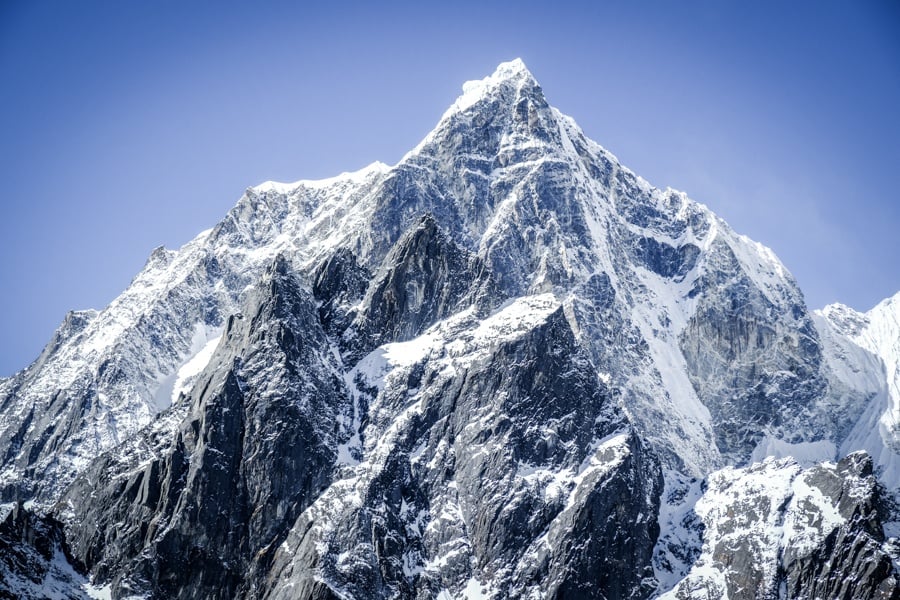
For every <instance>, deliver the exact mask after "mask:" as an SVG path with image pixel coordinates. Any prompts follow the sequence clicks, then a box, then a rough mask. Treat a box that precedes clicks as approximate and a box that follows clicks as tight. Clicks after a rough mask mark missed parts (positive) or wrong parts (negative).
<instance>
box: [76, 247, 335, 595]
mask: <svg viewBox="0 0 900 600" xmlns="http://www.w3.org/2000/svg"><path fill="white" fill-rule="evenodd" d="M206 373H207V375H206V376H205V377H204V378H203V379H201V380H200V381H198V383H197V385H196V386H195V387H194V390H193V392H192V396H191V398H190V401H189V408H188V409H187V410H186V411H182V412H183V413H184V414H183V417H182V419H181V421H180V423H179V424H178V426H177V428H176V429H175V431H174V432H173V433H174V435H173V436H172V438H170V439H165V429H163V431H162V432H160V433H157V432H156V431H154V428H153V427H152V426H151V427H150V428H149V429H148V430H146V431H145V432H143V434H142V435H141V436H139V437H138V438H137V439H135V440H133V441H132V442H131V444H129V445H126V447H125V453H124V454H122V453H115V454H112V455H108V456H106V457H104V458H103V459H101V460H99V461H98V462H97V463H95V465H94V466H92V468H91V469H90V470H89V471H88V473H87V474H86V476H84V477H82V478H80V479H79V480H78V481H77V482H76V484H75V485H74V486H73V487H72V489H71V490H70V491H69V492H68V493H67V495H66V496H65V497H64V498H63V500H62V501H61V503H62V505H63V506H64V507H66V508H65V510H66V511H68V515H69V519H70V523H72V524H73V526H72V527H70V529H69V538H70V539H71V541H72V546H73V552H74V553H75V555H76V556H78V558H79V559H80V560H83V561H84V562H85V563H86V564H88V565H90V566H91V568H92V570H93V571H94V572H95V573H96V574H97V576H98V577H100V578H103V579H106V578H115V579H116V589H118V590H120V591H122V592H124V591H126V590H128V589H148V590H152V591H153V593H154V595H156V596H158V597H171V598H175V597H179V598H211V597H221V598H226V597H233V596H234V595H235V593H236V591H237V589H238V588H239V586H240V585H242V583H243V582H244V580H245V577H246V576H247V574H248V573H249V572H252V571H253V570H254V569H265V564H266V561H267V560H268V554H267V553H269V552H271V551H272V549H273V548H274V547H275V546H277V544H278V543H279V541H280V538H281V537H282V536H283V535H284V532H285V529H286V527H288V526H289V525H290V524H291V523H293V521H294V519H296V518H297V516H298V515H299V514H300V513H301V512H302V511H303V510H304V509H305V508H306V506H307V505H308V504H309V503H310V502H311V501H312V499H314V498H315V496H316V495H317V494H318V493H319V492H321V490H322V489H324V488H325V487H326V486H327V485H328V483H329V481H330V473H331V468H332V465H333V463H334V460H335V457H336V453H335V447H336V445H337V441H338V440H337V436H338V433H339V432H338V431H337V423H338V422H339V415H340V414H341V411H342V410H346V408H347V396H346V391H345V389H344V383H343V380H342V378H341V376H340V370H339V361H338V359H336V358H335V355H334V354H333V353H332V351H331V350H330V343H329V341H328V339H327V337H326V336H325V334H324V331H323V330H322V327H321V325H320V324H319V319H318V314H317V311H316V309H315V305H314V303H313V300H312V297H311V296H310V294H309V293H308V292H307V291H305V290H304V289H302V287H301V286H300V284H299V282H298V281H297V280H296V279H295V277H294V275H293V274H292V273H291V272H290V271H289V267H288V266H287V263H286V262H285V261H284V260H282V259H279V260H278V261H276V262H275V263H274V264H273V266H272V268H271V269H270V271H269V272H268V274H267V275H266V277H265V278H264V280H263V282H262V283H261V285H260V287H259V289H258V290H257V292H256V293H255V294H254V295H253V297H252V298H251V300H250V301H249V302H248V306H247V310H246V311H245V312H244V313H243V314H242V315H238V316H234V317H232V318H231V319H230V320H229V323H228V327H227V329H226V331H225V334H224V336H223V338H222V341H221V342H220V344H219V347H218V349H217V350H216V353H215V355H214V357H213V360H212V363H211V364H210V366H209V367H208V368H207V370H206ZM186 403H187V401H186ZM160 424H161V426H162V427H164V426H165V419H163V420H162V421H161V422H160ZM148 447H149V448H152V454H151V456H152V459H151V460H150V461H147V460H146V454H143V453H142V450H145V449H147V448H148ZM90 494H93V496H94V498H95V501H94V502H91V503H85V502H82V501H80V499H81V498H83V497H86V496H88V495H90Z"/></svg>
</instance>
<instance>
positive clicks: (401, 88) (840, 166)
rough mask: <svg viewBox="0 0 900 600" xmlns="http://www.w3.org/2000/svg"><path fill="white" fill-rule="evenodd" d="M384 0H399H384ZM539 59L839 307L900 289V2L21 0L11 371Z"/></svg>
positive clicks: (6, 226)
mask: <svg viewBox="0 0 900 600" xmlns="http://www.w3.org/2000/svg"><path fill="white" fill-rule="evenodd" d="M376 5H377V6H376ZM517 56H519V57H522V58H523V60H525V62H526V64H527V65H528V66H529V68H530V69H531V71H532V72H533V73H534V75H535V76H536V77H537V79H538V80H539V81H540V82H541V84H542V86H543V87H544V90H545V93H546V95H547V97H548V100H549V101H550V103H551V104H553V105H555V106H557V107H558V108H560V109H561V110H562V111H563V112H565V113H567V114H570V115H571V116H573V117H574V118H575V119H576V120H577V121H578V123H579V124H580V125H581V126H582V128H583V129H584V130H585V132H586V133H587V134H588V135H589V136H590V137H592V138H593V139H595V140H597V141H598V142H599V143H600V144H602V145H604V146H605V147H606V148H608V149H609V150H610V151H612V152H613V153H614V154H616V155H617V156H618V157H619V158H620V159H621V160H622V161H623V163H625V164H626V165H627V166H629V167H630V168H632V169H633V170H635V171H636V172H637V173H639V174H640V175H642V176H644V177H645V178H646V179H648V180H649V181H650V182H651V183H653V184H655V185H657V186H661V187H662V186H666V185H668V186H672V187H675V188H678V189H682V190H685V191H686V192H687V193H688V194H689V195H690V196H691V197H692V198H694V199H695V200H698V201H701V202H703V203H705V204H707V205H708V206H710V207H711V208H712V209H713V210H714V211H716V212H717V213H718V214H719V215H721V216H723V217H724V218H725V219H726V220H727V221H729V223H730V224H731V225H732V226H733V227H734V228H735V229H737V230H738V231H740V232H742V233H745V234H747V235H749V236H750V237H752V238H754V239H756V240H759V241H761V242H763V243H765V244H766V245H768V246H770V247H772V248H773V249H774V250H775V252H776V253H777V254H778V255H779V257H780V258H781V259H782V261H783V262H784V263H785V264H786V265H787V267H788V268H789V269H790V270H791V272H792V273H794V275H795V277H796V278H797V279H798V281H799V282H800V284H801V287H802V288H803V290H804V292H805V294H806V297H807V302H808V304H809V305H810V306H811V307H819V306H822V305H824V304H826V303H828V302H832V301H836V300H840V301H842V302H845V303H847V304H849V305H851V306H853V307H854V308H857V309H862V310H865V309H868V308H871V307H872V306H873V305H874V304H875V303H876V302H878V301H879V300H880V299H882V298H884V297H886V296H889V295H892V294H894V293H895V292H897V291H898V290H900V267H898V265H897V263H896V260H897V257H898V255H900V252H898V251H900V241H898V240H900V237H898V235H897V233H898V226H900V198H898V189H900V185H898V184H900V108H898V107H900V4H898V3H897V2H892V1H888V0H884V1H879V0H872V1H865V2H845V1H840V2H829V1H816V2H812V1H810V2H765V1H764V2H753V3H750V2H744V3H739V2H692V1H687V2H675V1H672V2H649V1H647V2H606V3H600V2H584V3H566V2H563V3H554V4H553V5H552V6H551V3H547V2H527V1H525V2H522V1H520V2H515V3H490V4H487V5H483V4H482V3H475V2H472V3H468V2H456V3H453V4H449V3H448V4H443V5H438V4H428V3H422V2H418V3H405V4H404V3H350V2H344V3H330V4H329V5H328V6H327V7H325V6H324V4H322V5H318V6H304V5H303V3H293V2H292V3H273V2H261V3H249V2H228V1H222V2H201V1H199V0H196V1H192V2H174V1H173V2H170V1H166V0H155V1H150V2H95V1H90V0H86V1H85V2H43V1H34V2H18V1H15V0H12V1H10V0H7V1H6V2H3V3H0V77H2V79H0V81H2V83H0V181H2V184H3V204H2V206H3V213H2V214H3V218H2V219H0V240H2V242H0V243H2V248H3V253H2V258H0V280H2V281H3V293H2V294H0V340H2V343H0V374H9V373H12V372H13V371H15V370H18V369H19V368H22V367H24V366H25V365H26V364H27V363H28V362H30V361H31V360H32V359H33V358H34V357H35V356H36V355H37V354H38V353H39V352H40V349H41V347H42V346H43V345H44V344H45V343H46V342H47V340H48V339H49V338H50V335H51V334H52V332H53V330H54V329H55V327H56V326H57V325H58V323H59V322H60V321H61V320H62V318H63V316H64V314H65V312H66V311H67V310H69V309H75V308H88V307H93V308H102V307H103V306H105V305H106V304H107V303H109V302H110V301H111V300H112V299H113V298H114V297H115V296H116V295H118V293H119V292H121V291H122V290H123V289H124V288H125V287H126V286H127V285H128V283H129V281H130V280H131V278H132V277H133V276H134V275H135V274H136V273H137V272H138V270H139V269H140V268H141V266H142V265H143V263H144V261H145V260H146V257H147V255H148V254H149V253H150V251H151V250H152V249H153V248H154V247H156V246H158V245H161V244H165V245H166V246H168V247H178V246H180V245H181V244H183V243H185V242H187V241H188V240H189V239H190V238H192V237H193V236H194V235H195V234H197V233H198V232H200V231H201V230H203V229H206V228H208V227H210V226H212V225H213V224H215V223H216V222H217V221H218V220H219V219H220V218H221V217H222V216H223V215H224V214H225V212H226V211H227V210H228V208H230V207H231V206H232V205H233V204H234V202H235V201H236V200H237V199H238V197H239V196H240V195H241V193H242V192H243V190H244V189H245V188H246V187H247V186H250V185H254V184H256V183H259V182H261V181H264V180H267V179H275V180H283V181H293V180H296V179H301V178H318V177H327V176H331V175H334V174H336V173H338V172H341V171H347V170H353V169H356V168H359V167H362V166H364V165H366V164H368V163H370V162H372V161H374V160H381V161H384V162H387V163H394V162H396V161H397V160H399V159H400V158H401V157H402V156H403V154H404V153H405V152H406V151H407V150H409V149H411V148H412V147H413V146H414V145H415V144H416V143H418V141H419V140H420V139H421V138H422V137H423V136H424V135H425V134H426V133H427V132H428V131H430V130H431V128H432V127H433V126H434V125H435V124H436V122H437V120H438V118H439V117H440V115H441V114H442V113H443V111H444V110H445V109H446V108H447V106H449V104H450V103H452V102H453V100H454V99H455V98H456V96H457V95H458V94H459V91H460V86H461V84H462V83H463V81H465V80H467V79H476V78H481V77H483V76H486V75H488V74H489V73H491V72H492V71H493V69H494V67H495V66H496V64H497V63H499V62H501V61H504V60H509V59H511V58H514V57H517Z"/></svg>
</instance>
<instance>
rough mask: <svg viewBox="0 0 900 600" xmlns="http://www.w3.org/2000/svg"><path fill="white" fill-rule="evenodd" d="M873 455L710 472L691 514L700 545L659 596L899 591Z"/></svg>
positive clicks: (890, 594) (846, 595) (858, 595)
mask: <svg viewBox="0 0 900 600" xmlns="http://www.w3.org/2000/svg"><path fill="white" fill-rule="evenodd" d="M878 493H879V492H878V489H877V486H876V482H875V478H874V476H873V474H872V459H871V457H869V456H868V455H867V454H865V453H863V452H860V453H856V454H851V455H850V456H847V457H846V458H844V459H842V460H840V461H839V462H838V463H836V464H835V463H824V464H820V465H817V466H815V467H812V468H809V469H806V470H803V469H801V467H800V466H799V465H798V464H797V463H796V462H795V461H794V460H793V459H781V460H777V461H776V460H774V459H768V460H766V461H765V462H764V463H761V464H756V465H753V466H751V467H748V468H746V469H726V470H724V471H720V472H719V473H716V474H714V475H713V476H712V477H711V478H710V481H709V487H708V488H707V490H706V491H705V493H704V494H703V497H702V498H701V499H700V500H699V502H697V505H696V509H695V510H696V511H697V513H698V514H699V516H700V518H701V519H702V522H703V524H704V526H705V528H704V530H703V534H702V536H703V549H702V553H701V554H700V556H699V558H698V559H697V560H696V561H695V562H694V564H693V566H692V567H691V570H690V572H689V573H688V574H687V577H685V578H684V580H682V581H681V582H680V583H678V585H677V586H676V587H675V588H674V590H672V591H671V592H669V593H667V594H665V595H664V596H663V597H664V598H678V599H687V598H726V597H727V598H732V599H734V600H741V599H743V598H747V599H751V598H752V599H760V598H773V599H774V598H785V599H813V598H843V599H848V600H850V599H854V600H857V599H858V600H864V599H869V598H879V599H881V598H900V587H898V581H897V575H896V573H895V572H894V568H893V565H892V560H891V556H890V554H889V553H888V552H887V551H886V549H885V548H884V546H883V542H884V534H883V531H882V523H881V516H880V515H879V514H878V511H877V508H876V507H877V504H878Z"/></svg>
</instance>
